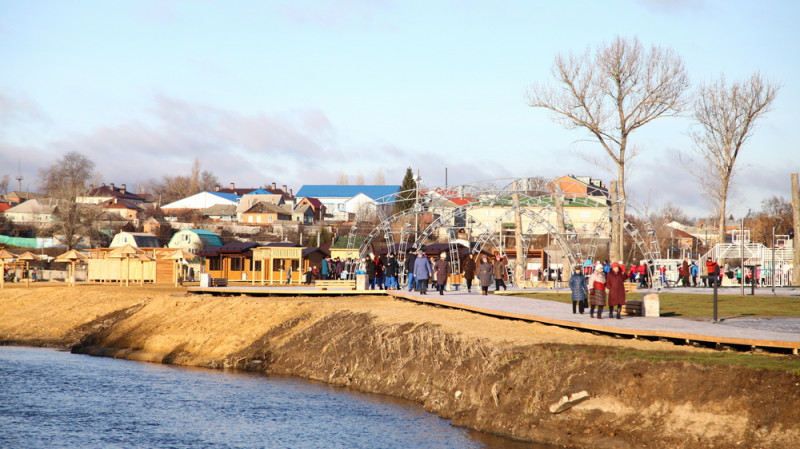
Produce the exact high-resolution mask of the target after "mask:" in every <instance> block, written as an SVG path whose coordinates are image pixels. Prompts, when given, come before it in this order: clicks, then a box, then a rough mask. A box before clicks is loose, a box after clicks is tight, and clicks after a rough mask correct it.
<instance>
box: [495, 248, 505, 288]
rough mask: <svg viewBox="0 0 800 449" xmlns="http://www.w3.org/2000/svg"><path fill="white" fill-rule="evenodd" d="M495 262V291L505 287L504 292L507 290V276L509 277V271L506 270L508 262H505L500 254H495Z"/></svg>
mask: <svg viewBox="0 0 800 449" xmlns="http://www.w3.org/2000/svg"><path fill="white" fill-rule="evenodd" d="M494 257H495V259H496V260H495V261H494V291H498V290H500V287H503V290H507V289H506V276H508V271H507V270H506V261H505V260H503V256H501V255H500V253H496V254H495V256H494Z"/></svg>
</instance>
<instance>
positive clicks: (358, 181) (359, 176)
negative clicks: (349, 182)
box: [356, 170, 364, 186]
mask: <svg viewBox="0 0 800 449" xmlns="http://www.w3.org/2000/svg"><path fill="white" fill-rule="evenodd" d="M356 185H359V186H363V185H364V174H363V173H361V170H359V171H358V174H357V175H356Z"/></svg>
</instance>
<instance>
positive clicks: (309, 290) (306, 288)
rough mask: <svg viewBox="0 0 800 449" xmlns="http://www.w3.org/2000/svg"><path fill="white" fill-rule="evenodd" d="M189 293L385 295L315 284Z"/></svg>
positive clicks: (192, 290) (193, 290) (197, 289)
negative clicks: (322, 286)
mask: <svg viewBox="0 0 800 449" xmlns="http://www.w3.org/2000/svg"><path fill="white" fill-rule="evenodd" d="M186 290H187V291H188V292H189V293H192V294H198V295H205V294H208V295H214V296H358V295H385V294H386V292H385V291H384V290H354V289H351V288H349V286H346V287H345V286H343V287H341V288H337V287H329V286H326V287H324V288H315V287H314V286H313V285H301V286H297V287H289V286H283V287H264V286H256V287H245V286H230V287H189V288H187V289H186Z"/></svg>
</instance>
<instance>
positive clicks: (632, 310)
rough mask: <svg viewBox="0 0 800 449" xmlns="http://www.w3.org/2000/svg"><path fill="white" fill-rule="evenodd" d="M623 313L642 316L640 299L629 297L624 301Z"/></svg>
mask: <svg viewBox="0 0 800 449" xmlns="http://www.w3.org/2000/svg"><path fill="white" fill-rule="evenodd" d="M622 314H623V315H634V316H642V300H641V299H629V300H627V301H625V307H623V308H622Z"/></svg>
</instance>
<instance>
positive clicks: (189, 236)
mask: <svg viewBox="0 0 800 449" xmlns="http://www.w3.org/2000/svg"><path fill="white" fill-rule="evenodd" d="M167 246H168V247H169V248H175V249H178V248H180V249H185V250H187V251H191V252H193V253H196V252H198V251H201V250H203V249H206V248H208V247H210V246H222V239H220V237H219V236H218V235H217V234H215V233H213V232H211V231H206V230H205V229H181V230H180V231H178V232H176V233H175V234H174V235H173V236H172V238H171V239H170V241H169V243H168V244H167Z"/></svg>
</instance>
